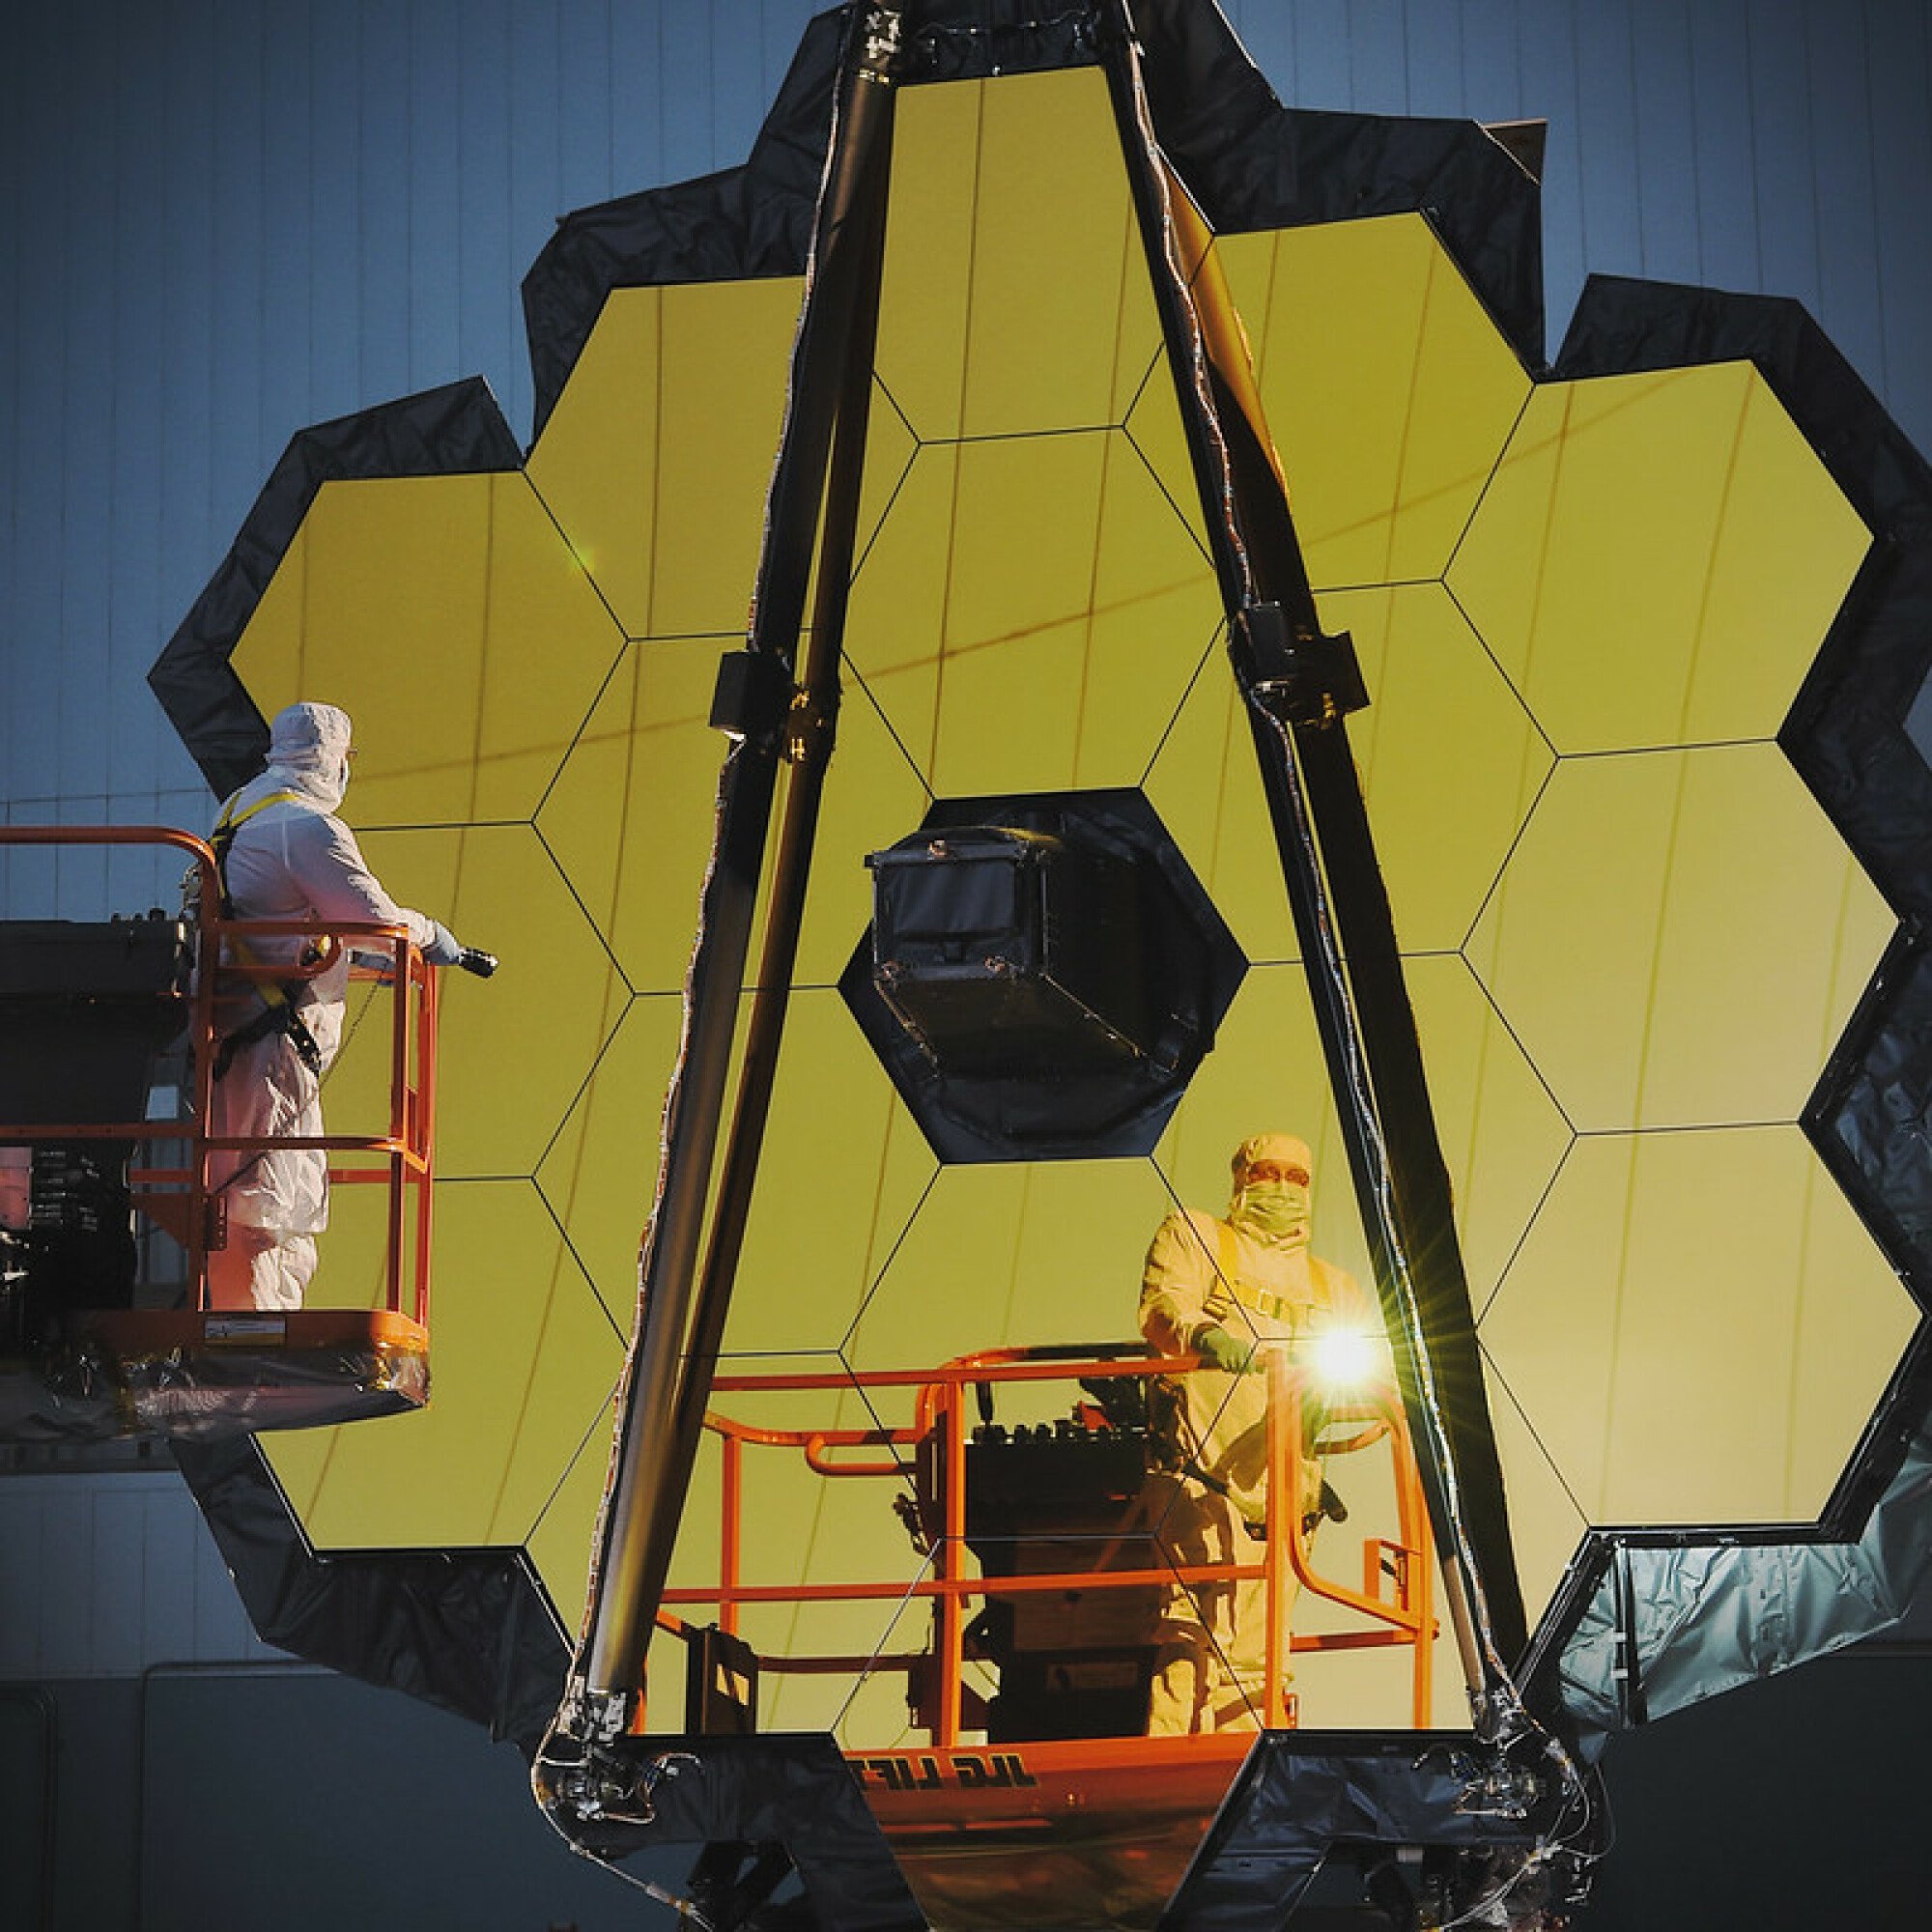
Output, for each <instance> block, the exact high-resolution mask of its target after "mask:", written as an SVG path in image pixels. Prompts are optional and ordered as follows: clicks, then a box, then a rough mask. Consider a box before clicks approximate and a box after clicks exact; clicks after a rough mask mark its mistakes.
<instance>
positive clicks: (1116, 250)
mask: <svg viewBox="0 0 1932 1932" xmlns="http://www.w3.org/2000/svg"><path fill="white" fill-rule="evenodd" d="M1120 156H1121V144H1120V137H1119V135H1118V134H1117V133H1116V132H1115V129H1114V119H1113V111H1112V108H1111V107H1110V105H1109V104H1108V99H1107V88H1106V82H1105V81H1104V80H1103V79H1102V77H1101V76H1100V74H1099V73H1098V72H1096V71H1094V70H1092V69H1085V70H1074V71H1065V72H1060V73H1032V74H1017V75H1011V76H1009V77H1007V78H1004V79H1001V80H999V81H993V82H988V81H960V82H955V83H952V84H950V85H947V86H943V87H917V88H909V89H907V90H906V91H905V92H904V94H903V95H902V96H901V98H900V100H899V105H898V111H897V120H896V126H895V133H894V155H893V179H892V191H891V198H890V213H889V216H888V226H887V237H886V258H885V270H884V280H883V283H882V293H881V303H880V319H879V338H878V350H877V355H876V365H877V368H878V371H879V378H880V380H881V381H882V382H883V383H884V384H885V386H886V388H887V389H888V390H889V391H890V393H891V395H892V398H893V400H894V402H895V404H896V405H897V406H898V408H899V410H900V411H901V412H903V413H904V415H905V418H906V420H907V422H908V423H909V424H910V425H911V426H912V429H913V432H914V434H915V435H917V436H918V437H919V438H920V439H921V440H923V441H926V442H933V441H944V440H952V439H954V438H958V437H974V438H979V437H988V436H1014V435H1032V434H1036V433H1037V432H1039V431H1042V430H1062V429H1091V428H1095V427H1098V426H1100V425H1103V424H1108V423H1118V422H1121V421H1122V420H1123V419H1124V417H1125V415H1126V412H1127V409H1128V406H1129V405H1130V404H1131V403H1132V401H1133V398H1134V394H1135V392H1136V391H1137V390H1138V389H1139V387H1140V385H1141V384H1142V382H1143V380H1144V379H1145V378H1146V376H1147V373H1148V371H1149V369H1150V368H1151V367H1152V366H1153V364H1154V362H1155V360H1156V358H1157V357H1158V356H1159V355H1160V324H1159V321H1158V319H1157V317H1156V315H1155V313H1154V306H1153V298H1152V293H1151V289H1150V287H1149V285H1148V278H1147V269H1146V262H1145V257H1144V255H1143V252H1142V247H1141V240H1140V234H1139V230H1138V228H1137V227H1136V225H1135V221H1134V213H1133V208H1132V205H1131V203H1130V202H1129V199H1128V196H1127V187H1126V178H1125V174H1124V171H1123V170H1122V166H1121V157H1120Z"/></svg>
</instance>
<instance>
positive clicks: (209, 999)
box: [0, 825, 437, 1326]
mask: <svg viewBox="0 0 1932 1932" xmlns="http://www.w3.org/2000/svg"><path fill="white" fill-rule="evenodd" d="M0 845H22V846H63V845H99V846H128V845H155V846H163V847H166V846H172V847H174V848H175V849H177V850H179V851H181V852H184V853H185V854H186V855H187V856H188V858H189V859H190V861H191V862H192V884H191V886H190V887H188V888H186V889H185V908H184V909H185V913H186V915H187V917H188V919H189V921H190V923H192V925H193V927H194V938H193V951H194V956H195V968H196V970H195V971H194V973H193V975H192V977H191V979H190V980H189V982H188V984H187V985H186V986H185V987H183V988H181V989H179V997H180V1000H181V1005H182V1017H183V1026H184V1033H185V1047H186V1053H187V1061H188V1067H189V1081H190V1085H189V1094H188V1101H189V1104H188V1111H187V1116H186V1118H185V1119H170V1120H158V1121H156V1120H147V1119H142V1120H137V1121H113V1122H99V1121H68V1122H45V1121H35V1122H3V1121H0V1144H12V1145H16V1146H17V1145H20V1144H22V1143H25V1144H29V1145H31V1144H34V1143H40V1142H62V1141H86V1140H108V1141H122V1142H133V1143H136V1144H138V1145H139V1147H140V1148H141V1149H142V1150H143V1154H144V1156H145V1158H142V1159H139V1160H137V1162H136V1163H135V1164H134V1165H133V1166H131V1167H130V1168H129V1170H128V1187H129V1193H130V1196H131V1198H132V1201H133V1205H134V1206H135V1208H138V1209H139V1210H140V1211H141V1212H143V1213H144V1214H146V1215H147V1216H148V1217H149V1218H150V1219H151V1220H153V1221H154V1222H156V1225H158V1226H160V1227H161V1228H163V1229H165V1230H166V1232H167V1233H168V1234H170V1235H172V1236H174V1237H175V1239H176V1240H178V1241H179V1242H180V1243H181V1245H182V1247H183V1249H184V1250H185V1255H186V1266H187V1271H188V1280H189V1281H190V1283H192V1284H193V1285H194V1293H195V1298H196V1303H197V1305H198V1306H206V1302H207V1279H208V1266H207V1263H208V1253H209V1250H210V1249H211V1248H214V1247H218V1246H220V1245H222V1243H223V1240H224V1238H225V1233H226V1224H225V1216H224V1214H223V1211H222V1204H221V1199H220V1194H219V1191H218V1190H217V1189H216V1188H215V1187H214V1186H213V1184H212V1181H211V1174H210V1156H211V1155H212V1154H213V1153H216V1152H223V1151H238V1152H241V1153H254V1152H266V1151H269V1150H270V1149H276V1148H283V1149H319V1150H323V1151H327V1153H329V1154H330V1155H339V1156H342V1159H341V1160H340V1161H339V1162H338V1161H336V1160H331V1162H330V1165H329V1170H328V1178H329V1179H330V1181H331V1182H333V1183H341V1184H346V1185H352V1186H353V1185H365V1186H367V1185H375V1186H383V1187H386V1188H387V1190H388V1202H387V1225H386V1243H385V1254H384V1282H383V1293H384V1301H383V1305H384V1307H386V1308H387V1309H388V1310H389V1312H390V1313H392V1314H408V1315H409V1316H410V1317H411V1319H412V1320H413V1321H415V1322H416V1323H417V1325H418V1326H427V1324H428V1321H429V1264H430V1246H431V1236H432V1203H433V1198H434V1194H433V1184H432V1183H433V1179H434V1166H435V1121H436V1029H437V981H436V976H435V974H434V973H432V972H431V971H430V970H429V968H428V966H427V965H426V964H425V962H424V960H423V957H422V954H421V953H420V952H418V951H417V950H416V948H415V946H414V945H413V944H412V942H411V939H410V936H409V933H408V931H407V929H406V928H404V927H403V926H400V925H392V924H386V923H378V922H374V921H360V922H355V921H337V922H327V921H320V920H225V919H223V918H222V916H221V885H220V875H219V871H218V868H217V867H216V865H215V860H214V854H213V850H212V849H211V848H210V847H209V845H208V843H207V842H206V841H205V840H204V839H201V838H196V837H195V836H194V834H192V833H190V832H182V831H179V830H177V829H175V828H174V827H172V826H154V825H146V826H0ZM291 938H297V939H306V940H309V941H311V942H313V944H312V945H311V946H309V947H307V948H304V949H303V951H304V952H305V953H311V954H313V955H315V956H314V957H313V959H312V960H311V961H309V962H308V963H294V962H289V961H275V962H272V963H268V964H261V963H243V962H242V959H241V956H239V955H240V954H241V953H242V952H246V951H252V950H253V948H254V946H255V945H256V944H257V943H258V942H262V941H276V940H283V941H285V940H288V939H291ZM335 946H347V947H350V948H351V949H353V952H354V954H355V964H354V966H353V969H352V975H351V977H352V978H353V979H355V980H364V981H370V982H373V983H374V984H375V985H376V986H378V987H379V988H384V989H386V990H387V991H388V992H389V994H390V996H391V1012H390V1029H389V1041H388V1062H389V1082H388V1087H389V1094H388V1118H387V1122H386V1125H385V1127H384V1130H383V1131H380V1132H373V1133H324V1134H320V1135H315V1136H309V1137H297V1136H278V1137H268V1136H246V1135H222V1136H217V1135H213V1134H211V1132H210V1131H209V1123H210V1121H211V1119H212V1113H213V1093H214V1059H215V1054H216V1051H217V1050H218V1045H219V1041H218V1037H217V1032H216V1027H215V1015H216V1013H217V1011H218V1010H219V1009H220V1006H221V1003H222V1001H223V999H224V997H225V996H227V995H230V994H232V993H233V992H234V991H235V990H237V989H238V988H239V987H241V985H242V984H243V983H244V982H255V981H263V980H274V981H275V982H277V983H278V984H289V983H291V982H293V981H295V980H301V979H309V978H314V977H315V976H317V975H318V974H320V973H322V972H324V971H325V970H327V967H328V965H329V963H330V961H331V960H332V959H333V958H334V957H335V956H336V955H335V952H334V950H333V949H334V947H335ZM375 957H380V958H381V960H382V963H381V964H379V965H372V964H367V963H364V962H365V961H367V960H369V959H371V958H375ZM211 962H213V971H210V970H208V968H209V966H210V964H211ZM170 1142H182V1143H185V1146H186V1149H187V1152H186V1156H185V1160H184V1161H182V1162H180V1163H178V1164H174V1165H163V1164H161V1163H160V1162H159V1161H158V1160H157V1159H156V1155H158V1153H159V1152H160V1150H161V1148H162V1145H163V1144H164V1143H170Z"/></svg>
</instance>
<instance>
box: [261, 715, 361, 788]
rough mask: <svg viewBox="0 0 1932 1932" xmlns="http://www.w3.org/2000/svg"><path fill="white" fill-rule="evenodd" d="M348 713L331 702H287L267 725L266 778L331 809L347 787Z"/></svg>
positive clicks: (350, 740) (349, 733) (352, 738)
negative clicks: (267, 765)
mask: <svg viewBox="0 0 1932 1932" xmlns="http://www.w3.org/2000/svg"><path fill="white" fill-rule="evenodd" d="M353 740H354V734H353V732H352V730H351V728H350V724H349V714H348V712H346V711H340V710H338V709H337V708H336V707H335V706H334V705H333V704H291V705H290V706H289V707H288V708H287V709H286V710H284V711H278V712H277V713H276V714H275V722H274V723H273V724H272V725H270V727H269V770H268V774H267V776H268V778H269V779H270V781H272V783H273V784H274V786H275V787H276V788H277V789H278V790H284V791H293V792H296V793H298V794H299V795H300V796H301V797H302V798H303V799H305V800H308V801H310V802H312V803H313V804H315V805H316V806H317V807H319V808H320V809H321V810H324V811H333V810H335V809H336V807H337V806H339V805H340V804H341V803H342V795H343V793H344V792H346V791H347V790H348V789H349V748H350V745H351V743H352V742H353Z"/></svg>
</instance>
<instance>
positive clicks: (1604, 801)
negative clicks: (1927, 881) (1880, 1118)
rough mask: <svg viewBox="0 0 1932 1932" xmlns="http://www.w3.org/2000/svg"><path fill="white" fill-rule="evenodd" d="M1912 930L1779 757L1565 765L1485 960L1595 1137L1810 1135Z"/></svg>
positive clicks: (1500, 904) (1653, 756)
mask: <svg viewBox="0 0 1932 1932" xmlns="http://www.w3.org/2000/svg"><path fill="white" fill-rule="evenodd" d="M1891 928H1892V920H1891V916H1890V914H1889V911H1888V910H1887V908H1886V906H1885V903H1884V901H1883V900H1882V899H1881V898H1880V897H1879V895H1878V893H1877V892H1876V891H1875V890H1874V888H1873V887H1872V886H1871V884H1870V882H1869V881H1868V880H1867V879H1866V878H1865V876H1864V873H1863V871H1862V870H1861V867H1860V866H1859V864H1858V862H1857V860H1855V859H1854V858H1853V857H1852V855H1851V853H1850V852H1849V851H1848V850H1847V849H1846V847H1845V845H1844V844H1843V842H1842V841H1841V840H1840V839H1839V838H1838V836H1837V834H1836V833H1835V832H1833V829H1832V828H1831V826H1830V825H1829V824H1828V823H1827V822H1826V819H1825V817H1824V814H1823V813H1822V812H1821V811H1820V810H1818V808H1817V806H1816V805H1815V804H1814V803H1813V802H1812V800H1811V798H1810V796H1809V794H1808V793H1806V792H1805V791H1804V787H1803V786H1802V785H1801V783H1800V782H1799V780H1798V778H1797V775H1796V774H1795V773H1794V772H1793V771H1792V769H1791V767H1790V765H1789V764H1788V763H1787V762H1786V761H1785V758H1784V755H1783V753H1780V752H1779V751H1778V750H1777V748H1776V746H1775V745H1734V746H1712V747H1707V748H1705V749H1703V750H1699V751H1673V752H1649V753H1625V754H1622V755H1620V756H1616V757H1606V758H1565V759H1563V760H1562V761H1561V762H1560V763H1559V765H1558V767H1557V770H1556V773H1555V775H1554V777H1553V778H1552V779H1551V781H1550V782H1549V785H1548V789H1547V791H1546V792H1545V794H1544V796H1543V799H1542V801H1541V802H1540V804H1539V805H1538V806H1537V809H1536V811H1535V813H1534V814H1533V816H1532V817H1531V819H1530V822H1529V825H1528V828H1527V829H1526V830H1525V832H1524V834H1523V837H1522V839H1521V841H1520V845H1519V846H1518V848H1517V850H1516V852H1515V854H1514V855H1513V856H1512V858H1511V860H1510V862H1509V865H1508V866H1507V867H1505V869H1504V871H1503V875H1502V879H1501V881H1500V883H1499V884H1498V886H1497V889H1496V892H1495V895H1494V896H1493V898H1492V900H1491V902H1490V904H1489V906H1488V907H1487V908H1486V910H1485V911H1484V913H1483V916H1482V918H1481V920H1480V921H1479V922H1478V923H1477V925H1476V929H1475V931H1474V932H1473V933H1472V934H1471V935H1470V939H1469V943H1468V946H1467V948H1466V952H1467V954H1468V958H1469V961H1470V963H1471V965H1473V966H1474V967H1475V969H1476V971H1477V973H1478V974H1479V975H1480V976H1481V977H1482V980H1483V982H1484V984H1485V985H1486V986H1487V987H1488V988H1489V990H1490V993H1491V996H1492V998H1493V999H1494V1000H1495V1002H1496V1005H1497V1007H1498V1008H1499V1009H1500V1010H1501V1011H1502V1013H1503V1014H1504V1016H1505V1017H1506V1018H1507V1019H1508V1021H1509V1023H1510V1025H1511V1026H1512V1027H1513V1028H1514V1029H1515V1030H1516V1031H1517V1033H1518V1035H1519V1036H1520V1038H1521V1040H1522V1043H1523V1046H1524V1049H1525V1050H1526V1051H1527V1053H1528V1054H1529V1056H1530V1058H1531V1059H1532V1060H1533V1061H1534V1062H1535V1064H1536V1065H1537V1067H1538V1069H1539V1070H1540V1071H1541V1073H1542V1074H1543V1076H1544V1078H1545V1079H1546V1080H1548V1082H1549V1085H1550V1088H1551V1090H1552V1091H1553V1092H1554V1094H1555V1095H1556V1097H1557V1099H1558V1101H1559V1102H1560V1103H1561V1105H1562V1106H1563V1108H1564V1110H1565V1112H1566V1113H1567V1114H1568V1115H1569V1117H1570V1119H1571V1120H1572V1121H1573V1122H1575V1123H1576V1125H1577V1127H1578V1128H1579V1129H1582V1130H1585V1131H1590V1132H1607V1131H1615V1130H1617V1129H1621V1128H1626V1127H1652V1126H1693V1125H1710V1124H1715V1123H1719V1122H1751V1121H1792V1120H1796V1119H1797V1118H1798V1114H1799V1110H1800V1109H1801V1108H1802V1107H1803V1106H1804V1099H1805V1096H1806V1094H1808V1093H1809V1091H1810V1089H1811V1086H1812V1084H1813V1082H1814V1081H1815V1080H1816V1079H1817V1077H1818V1069H1819V1068H1820V1067H1821V1066H1822V1065H1824V1063H1825V1060H1826V1058H1827V1056H1828V1055H1829V1053H1830V1052H1831V1048H1832V1044H1833V1041H1834V1040H1835V1039H1836V1038H1837V1036H1838V1034H1839V1032H1840V1030H1841V1029H1842V1028H1843V1026H1844V1024H1845V1021H1846V1020H1847V1018H1848V1017H1849V1016H1850V1014H1851V1011H1852V1008H1853V1006H1854V1005H1855V1004H1856V1002H1857V1000H1858V997H1859V995H1860V993H1861V991H1862V989H1863V988H1864V986H1865V985H1866V983H1867V982H1868V981H1869V980H1870V978H1871V975H1872V972H1873V969H1874V968H1875V966H1876V965H1877V962H1878V957H1879V954H1880V952H1881V951H1882V950H1883V949H1884V946H1885V944H1886V942H1887V941H1888V939H1889V937H1890V933H1891Z"/></svg>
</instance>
